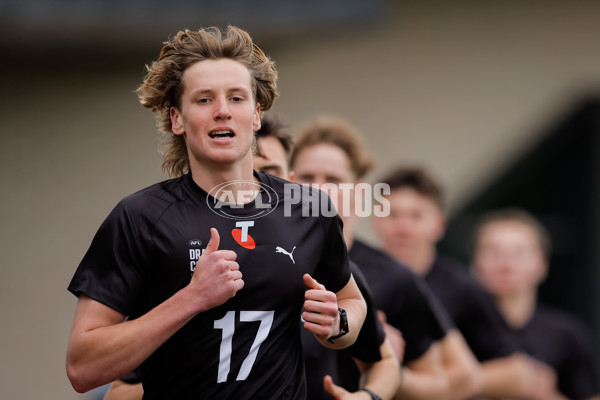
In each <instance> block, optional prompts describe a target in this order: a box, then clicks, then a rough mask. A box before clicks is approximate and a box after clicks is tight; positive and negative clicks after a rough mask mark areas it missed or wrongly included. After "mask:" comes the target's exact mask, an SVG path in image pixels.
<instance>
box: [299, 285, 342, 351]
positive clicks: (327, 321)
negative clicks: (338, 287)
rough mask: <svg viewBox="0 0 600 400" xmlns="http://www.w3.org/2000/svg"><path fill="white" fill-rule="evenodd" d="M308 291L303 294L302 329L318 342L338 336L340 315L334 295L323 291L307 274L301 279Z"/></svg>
mask: <svg viewBox="0 0 600 400" xmlns="http://www.w3.org/2000/svg"><path fill="white" fill-rule="evenodd" d="M302 279H303V280H304V284H305V285H306V287H308V290H307V291H306V292H304V312H303V313H302V318H303V319H304V321H305V322H304V329H306V330H307V331H309V332H312V333H314V334H315V335H316V336H317V338H319V339H320V340H327V339H328V338H330V337H332V336H335V335H337V334H339V332H340V315H339V312H338V305H337V297H336V295H335V293H333V292H330V291H328V290H326V289H325V286H323V285H321V284H320V283H319V282H317V281H316V280H315V279H314V278H313V277H312V276H310V275H309V274H304V276H303V277H302Z"/></svg>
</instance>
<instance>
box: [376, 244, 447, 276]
mask: <svg viewBox="0 0 600 400" xmlns="http://www.w3.org/2000/svg"><path fill="white" fill-rule="evenodd" d="M388 253H390V254H391V255H392V256H393V257H394V258H395V259H396V260H397V261H399V262H400V263H402V264H404V265H406V266H407V267H409V268H410V269H412V270H413V272H415V273H416V274H417V275H420V276H425V275H427V273H429V271H430V270H431V267H432V266H433V262H434V261H435V257H436V251H435V247H434V246H431V247H425V248H422V249H419V250H415V251H412V252H397V251H396V252H394V251H393V249H388Z"/></svg>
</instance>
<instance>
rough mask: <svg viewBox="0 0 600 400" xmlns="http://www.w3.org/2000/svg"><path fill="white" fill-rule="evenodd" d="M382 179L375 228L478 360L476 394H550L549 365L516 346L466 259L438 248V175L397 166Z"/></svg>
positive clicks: (442, 220)
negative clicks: (385, 202) (384, 191)
mask: <svg viewBox="0 0 600 400" xmlns="http://www.w3.org/2000/svg"><path fill="white" fill-rule="evenodd" d="M382 182H385V183H387V184H389V185H390V194H389V195H388V196H387V198H388V199H389V201H390V214H389V216H388V217H383V218H374V219H373V223H374V227H375V230H376V231H377V232H378V234H379V236H380V238H381V240H382V243H383V246H384V249H385V250H386V251H387V252H388V253H389V254H391V255H392V256H393V257H394V258H395V259H396V260H398V261H399V262H402V263H404V264H406V265H408V266H409V267H410V268H411V269H412V270H413V271H415V272H416V273H417V274H419V275H420V276H422V277H423V278H424V279H425V281H426V282H427V284H428V285H429V287H430V288H431V290H432V291H433V293H434V294H435V295H436V296H437V297H438V299H439V300H440V301H441V302H442V304H443V305H444V307H445V309H446V310H447V311H448V314H449V315H450V317H451V318H452V321H453V323H454V324H455V326H456V327H457V328H458V330H459V331H460V332H461V333H462V335H463V336H464V338H465V340H466V342H467V344H468V346H469V348H470V349H471V350H472V351H473V354H474V355H475V356H476V357H477V360H478V361H479V362H480V367H481V372H482V382H481V387H480V390H479V395H480V396H484V397H488V396H489V397H510V398H522V399H532V398H535V399H553V398H555V397H553V396H556V395H557V391H556V386H555V382H556V379H555V375H554V373H553V372H552V370H551V369H550V368H548V367H546V366H543V365H540V364H539V363H536V362H532V361H531V360H530V359H529V358H528V357H526V356H525V355H524V354H522V353H519V352H518V351H517V350H518V348H517V345H516V344H515V343H514V342H513V340H512V338H511V336H510V335H509V333H508V332H507V331H506V329H505V327H504V325H503V323H502V317H501V316H500V314H499V312H498V310H497V309H496V307H495V305H494V302H493V299H492V298H491V296H490V295H489V294H488V293H487V292H486V290H485V289H484V288H483V287H482V286H481V285H480V284H479V283H478V282H477V281H476V280H475V279H474V278H473V277H472V276H470V275H469V274H468V268H467V267H466V266H465V265H463V264H461V263H460V262H459V261H457V260H455V259H453V258H450V257H448V256H445V255H442V254H439V252H438V251H437V249H436V244H437V242H438V241H439V240H440V239H441V238H442V236H443V235H444V232H445V226H446V216H445V214H444V211H443V190H442V187H441V185H440V184H439V183H438V182H437V180H436V179H435V178H433V176H432V175H431V174H430V173H429V172H428V171H427V170H426V169H425V168H422V167H419V166H402V167H399V168H396V169H394V170H392V171H391V172H390V173H388V174H387V175H386V177H385V178H384V179H382Z"/></svg>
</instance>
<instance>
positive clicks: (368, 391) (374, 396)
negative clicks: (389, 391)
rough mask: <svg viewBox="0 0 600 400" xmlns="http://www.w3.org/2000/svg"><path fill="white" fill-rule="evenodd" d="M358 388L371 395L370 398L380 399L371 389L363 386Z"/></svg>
mask: <svg viewBox="0 0 600 400" xmlns="http://www.w3.org/2000/svg"><path fill="white" fill-rule="evenodd" d="M360 390H362V391H363V392H367V393H369V395H370V396H371V398H372V399H373V400H381V397H379V396H377V395H376V394H375V393H373V391H371V390H369V389H367V388H363V389H360Z"/></svg>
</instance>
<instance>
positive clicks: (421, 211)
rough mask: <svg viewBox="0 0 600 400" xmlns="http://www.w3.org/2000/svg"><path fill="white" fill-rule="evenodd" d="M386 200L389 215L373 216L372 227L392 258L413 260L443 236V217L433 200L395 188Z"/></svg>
mask: <svg viewBox="0 0 600 400" xmlns="http://www.w3.org/2000/svg"><path fill="white" fill-rule="evenodd" d="M387 198H388V200H389V202H390V214H389V216H387V217H375V218H374V219H373V225H374V228H375V230H376V231H377V232H378V234H379V235H380V236H381V239H382V240H383V243H384V246H385V248H386V250H388V251H389V252H390V253H392V254H394V256H396V257H399V258H401V259H403V258H407V259H412V256H413V255H414V254H416V253H418V252H421V251H426V250H427V251H428V249H430V248H431V246H433V245H434V244H435V243H436V242H437V241H438V240H439V239H440V238H441V237H442V235H443V233H444V226H445V217H444V215H443V213H442V211H441V210H440V208H439V207H438V206H437V204H436V203H435V202H434V201H433V200H432V199H430V198H429V197H426V196H424V195H422V194H420V193H418V192H417V191H416V190H413V189H411V188H399V189H394V190H392V192H391V193H390V195H389V196H387Z"/></svg>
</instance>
